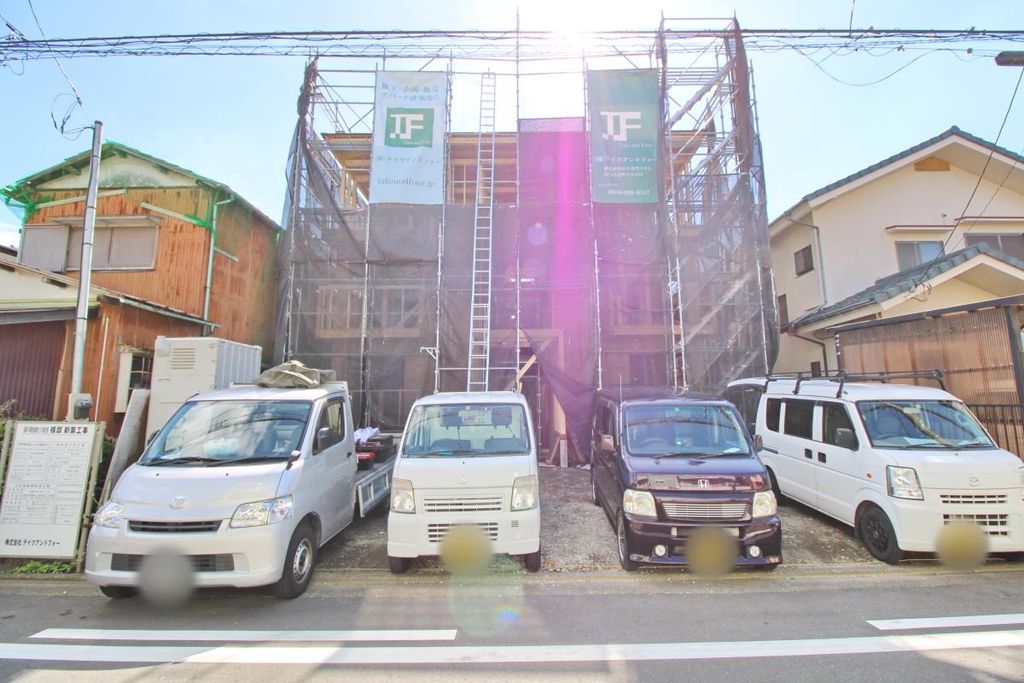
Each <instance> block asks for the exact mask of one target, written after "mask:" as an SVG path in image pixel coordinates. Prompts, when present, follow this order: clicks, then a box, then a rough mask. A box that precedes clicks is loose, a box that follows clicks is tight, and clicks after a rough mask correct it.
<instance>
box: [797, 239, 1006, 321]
mask: <svg viewBox="0 0 1024 683" xmlns="http://www.w3.org/2000/svg"><path fill="white" fill-rule="evenodd" d="M982 255H988V256H990V257H992V258H994V259H996V260H999V261H1002V262H1003V263H1005V264H1007V265H1010V266H1013V267H1014V268H1019V269H1020V270H1021V271H1022V273H1021V275H1022V277H1024V261H1020V260H1018V259H1015V258H1013V257H1011V256H1007V255H1006V254H1004V253H1002V252H1001V251H997V250H995V249H991V248H989V246H988V245H987V244H985V243H984V242H982V243H980V244H976V245H974V246H972V247H967V248H966V249H961V250H960V251H954V252H953V253H951V254H946V255H945V256H943V257H941V258H939V259H936V260H935V261H928V262H927V263H923V264H921V265H918V266H914V267H913V268H908V269H906V270H901V271H900V272H898V273H894V274H893V275H888V276H886V277H883V278H881V279H879V280H876V281H875V284H873V285H871V286H870V287H867V288H866V289H862V290H861V291H859V292H857V293H856V294H852V295H850V296H848V297H846V298H845V299H842V300H840V301H837V302H835V303H833V304H828V305H827V306H819V307H818V308H815V309H812V310H810V311H808V312H807V313H804V314H803V315H802V316H800V317H799V318H796V319H795V320H793V321H792V322H791V323H790V324H791V326H792V327H793V328H799V327H804V326H806V325H809V324H811V323H814V322H818V321H819V320H827V319H828V318H834V317H836V316H838V315H842V314H843V313H849V312H850V311H855V310H857V309H858V308H864V307H865V306H870V305H872V304H880V303H882V302H884V301H888V300H889V299H892V298H893V297H895V296H898V295H899V294H903V293H909V292H913V291H914V289H915V288H917V286H918V285H919V284H920V283H921V282H923V281H926V280H929V279H931V278H934V277H935V276H936V275H939V274H941V273H945V272H947V271H949V270H952V269H953V268H956V267H957V266H959V265H962V264H964V263H967V262H968V261H970V260H971V259H973V258H977V257H978V256H982Z"/></svg>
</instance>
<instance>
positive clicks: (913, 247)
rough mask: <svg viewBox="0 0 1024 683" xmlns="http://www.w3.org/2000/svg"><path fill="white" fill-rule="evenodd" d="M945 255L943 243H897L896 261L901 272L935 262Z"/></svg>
mask: <svg viewBox="0 0 1024 683" xmlns="http://www.w3.org/2000/svg"><path fill="white" fill-rule="evenodd" d="M943 254H945V250H944V248H943V244H942V242H897V243H896V260H897V262H898V263H899V268H900V270H907V269H908V268H914V267H915V266H920V265H923V264H925V263H929V262H930V261H934V260H935V259H937V258H939V257H940V256H942V255H943Z"/></svg>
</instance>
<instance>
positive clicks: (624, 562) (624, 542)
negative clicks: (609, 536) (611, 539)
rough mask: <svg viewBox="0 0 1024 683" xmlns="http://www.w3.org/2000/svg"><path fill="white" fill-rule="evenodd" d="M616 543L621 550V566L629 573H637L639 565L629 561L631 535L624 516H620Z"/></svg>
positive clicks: (616, 529)
mask: <svg viewBox="0 0 1024 683" xmlns="http://www.w3.org/2000/svg"><path fill="white" fill-rule="evenodd" d="M615 542H616V545H617V546H618V549H619V565H620V566H621V567H622V568H623V569H624V570H626V571H627V572H635V571H636V570H637V567H638V566H639V565H638V563H637V562H635V561H633V560H631V559H629V533H628V531H627V528H626V517H625V516H624V515H619V522H618V524H617V525H616V527H615Z"/></svg>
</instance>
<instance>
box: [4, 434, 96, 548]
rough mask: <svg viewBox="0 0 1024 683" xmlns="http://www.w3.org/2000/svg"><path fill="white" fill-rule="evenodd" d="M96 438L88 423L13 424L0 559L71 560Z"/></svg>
mask: <svg viewBox="0 0 1024 683" xmlns="http://www.w3.org/2000/svg"><path fill="white" fill-rule="evenodd" d="M96 435H97V426H96V425H95V424H92V423H81V422H80V423H71V422H16V423H14V441H13V445H12V446H11V453H10V458H9V460H8V462H9V464H8V467H7V475H6V477H5V478H4V489H3V497H2V498H0V557H38V558H47V559H73V558H74V557H75V552H76V550H77V546H78V539H79V532H80V529H81V524H82V506H83V505H84V504H85V494H86V489H87V488H88V485H89V471H90V468H91V465H92V460H93V449H94V446H95V440H96Z"/></svg>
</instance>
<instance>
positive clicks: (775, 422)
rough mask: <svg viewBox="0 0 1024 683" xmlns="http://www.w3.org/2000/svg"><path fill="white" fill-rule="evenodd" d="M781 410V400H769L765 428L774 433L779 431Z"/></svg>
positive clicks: (765, 415) (766, 408)
mask: <svg viewBox="0 0 1024 683" xmlns="http://www.w3.org/2000/svg"><path fill="white" fill-rule="evenodd" d="M781 408H782V401H781V400H780V399H777V398H770V399H768V405H767V406H765V414H764V422H765V426H766V427H768V429H770V430H772V431H773V432H777V431H779V413H780V412H781Z"/></svg>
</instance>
